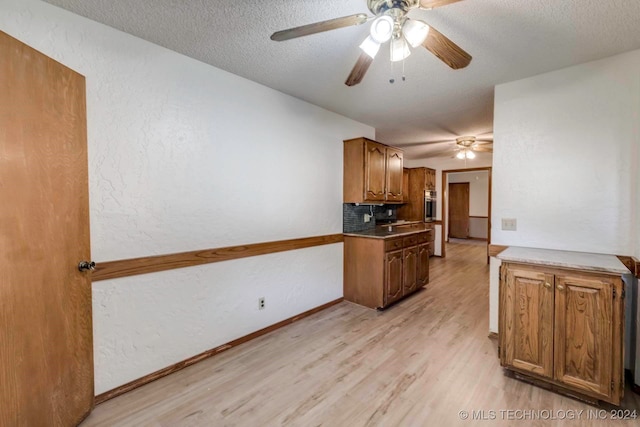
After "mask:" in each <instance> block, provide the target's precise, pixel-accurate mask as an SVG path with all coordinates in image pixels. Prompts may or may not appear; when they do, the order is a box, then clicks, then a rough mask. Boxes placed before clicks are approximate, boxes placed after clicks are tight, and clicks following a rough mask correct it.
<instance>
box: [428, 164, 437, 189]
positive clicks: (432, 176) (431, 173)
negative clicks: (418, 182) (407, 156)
mask: <svg viewBox="0 0 640 427" xmlns="http://www.w3.org/2000/svg"><path fill="white" fill-rule="evenodd" d="M425 175H426V182H425V190H431V191H435V190H436V171H435V170H434V169H429V168H425Z"/></svg>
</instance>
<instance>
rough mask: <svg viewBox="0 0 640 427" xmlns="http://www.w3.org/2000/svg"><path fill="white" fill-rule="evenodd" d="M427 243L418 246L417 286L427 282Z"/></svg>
mask: <svg viewBox="0 0 640 427" xmlns="http://www.w3.org/2000/svg"><path fill="white" fill-rule="evenodd" d="M429 256H430V251H429V243H423V244H421V245H420V246H418V288H421V287H423V286H425V285H426V284H427V283H429Z"/></svg>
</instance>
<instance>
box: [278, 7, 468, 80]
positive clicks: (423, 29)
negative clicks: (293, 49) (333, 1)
mask: <svg viewBox="0 0 640 427" xmlns="http://www.w3.org/2000/svg"><path fill="white" fill-rule="evenodd" d="M458 1H461V0H367V6H368V8H369V10H370V11H371V13H373V15H374V16H373V17H369V16H367V15H366V14H364V13H359V14H355V15H350V16H344V17H342V18H335V19H330V20H328V21H322V22H316V23H314V24H309V25H303V26H300V27H295V28H290V29H287V30H282V31H277V32H275V33H273V34H272V35H271V40H275V41H284V40H290V39H294V38H298V37H303V36H308V35H311V34H316V33H321V32H325V31H330V30H335V29H338V28H344V27H349V26H353V25H360V24H364V23H365V22H367V21H369V20H371V19H373V22H372V23H371V27H370V31H369V36H368V37H367V38H366V39H365V40H364V41H363V42H362V44H361V45H360V49H361V50H362V53H361V54H360V57H359V58H358V60H357V61H356V64H355V65H354V67H353V69H352V70H351V73H350V74H349V77H347V80H346V81H345V84H346V85H347V86H354V85H357V84H358V83H360V82H361V81H362V79H363V77H364V76H365V74H366V72H367V70H368V69H369V67H370V66H371V64H372V63H373V59H374V58H375V57H376V55H377V54H378V52H379V51H380V48H381V47H382V46H383V45H385V44H386V43H387V42H388V43H389V53H390V59H391V61H392V62H396V61H402V60H403V59H405V58H406V57H408V56H409V55H410V54H411V48H417V47H419V46H424V47H425V48H426V49H427V50H428V51H430V52H431V53H433V54H434V55H435V56H437V57H438V58H439V59H440V60H441V61H443V62H444V63H445V64H447V65H448V66H449V67H451V68H453V69H454V70H455V69H460V68H464V67H466V66H467V65H469V63H470V62H471V55H469V54H468V53H467V52H465V51H464V50H462V49H461V48H460V47H459V46H458V45H456V44H455V43H454V42H452V41H451V40H449V39H448V38H447V37H445V36H444V35H443V34H442V33H440V32H439V31H438V30H436V29H435V28H433V27H430V26H429V25H427V23H426V22H424V21H421V20H418V19H410V18H409V17H408V16H407V14H408V13H409V11H410V10H412V9H417V8H420V9H433V8H435V7H439V6H446V5H448V4H451V3H456V2H458Z"/></svg>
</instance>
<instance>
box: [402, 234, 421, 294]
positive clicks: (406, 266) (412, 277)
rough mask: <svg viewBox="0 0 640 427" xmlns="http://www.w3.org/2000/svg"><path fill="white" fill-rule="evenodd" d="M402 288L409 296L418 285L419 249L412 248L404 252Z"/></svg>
mask: <svg viewBox="0 0 640 427" xmlns="http://www.w3.org/2000/svg"><path fill="white" fill-rule="evenodd" d="M402 271H403V273H402V288H403V294H404V295H409V294H410V293H411V292H413V291H415V290H416V285H417V284H418V247H417V246H411V247H409V248H405V249H403V250H402Z"/></svg>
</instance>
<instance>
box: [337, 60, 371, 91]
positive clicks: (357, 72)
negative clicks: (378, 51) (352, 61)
mask: <svg viewBox="0 0 640 427" xmlns="http://www.w3.org/2000/svg"><path fill="white" fill-rule="evenodd" d="M372 62H373V58H372V57H370V56H369V55H367V54H366V53H364V52H362V53H361V54H360V57H358V60H357V61H356V65H354V66H353V69H351V74H349V77H347V80H346V81H345V82H344V84H346V85H347V86H355V85H357V84H358V83H360V82H361V81H362V78H363V77H364V75H365V74H366V73H367V70H368V69H369V66H370V65H371V63H372Z"/></svg>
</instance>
